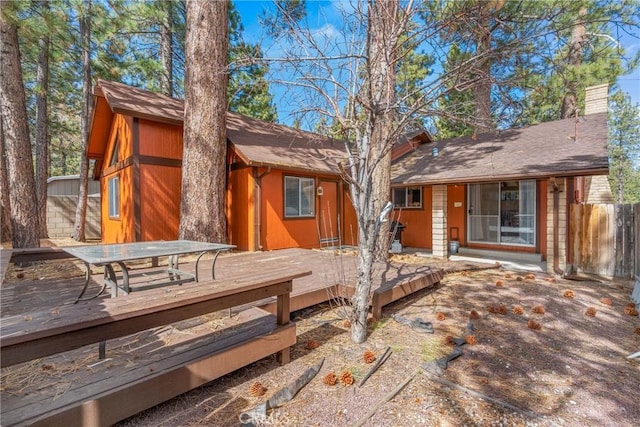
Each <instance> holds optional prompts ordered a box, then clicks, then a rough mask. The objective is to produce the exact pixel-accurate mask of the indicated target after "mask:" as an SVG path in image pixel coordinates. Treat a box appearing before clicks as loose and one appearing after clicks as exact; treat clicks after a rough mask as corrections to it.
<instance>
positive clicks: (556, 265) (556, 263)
mask: <svg viewBox="0 0 640 427" xmlns="http://www.w3.org/2000/svg"><path fill="white" fill-rule="evenodd" d="M552 188H553V190H552V191H553V272H554V273H555V274H557V275H560V276H562V275H563V274H564V271H562V270H560V255H559V254H558V248H559V246H560V231H559V230H558V227H559V222H560V214H559V212H558V208H559V207H560V188H559V187H558V184H557V183H556V179H555V178H553V183H552Z"/></svg>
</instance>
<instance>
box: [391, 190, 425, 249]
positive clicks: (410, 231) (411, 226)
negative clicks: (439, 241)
mask: <svg viewBox="0 0 640 427" xmlns="http://www.w3.org/2000/svg"><path fill="white" fill-rule="evenodd" d="M394 219H396V220H398V221H400V223H402V224H403V225H404V226H406V228H405V229H404V231H403V232H402V245H403V246H410V247H413V248H424V249H431V246H432V243H431V236H432V229H431V225H432V221H431V187H430V186H429V187H422V208H420V209H402V210H399V209H396V210H395V211H394Z"/></svg>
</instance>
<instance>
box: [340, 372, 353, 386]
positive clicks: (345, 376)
mask: <svg viewBox="0 0 640 427" xmlns="http://www.w3.org/2000/svg"><path fill="white" fill-rule="evenodd" d="M354 382H355V380H354V379H353V375H351V372H349V371H343V372H342V374H340V383H341V384H342V385H344V386H349V385H352V384H353V383H354Z"/></svg>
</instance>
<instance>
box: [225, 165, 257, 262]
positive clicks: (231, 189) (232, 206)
mask: <svg viewBox="0 0 640 427" xmlns="http://www.w3.org/2000/svg"><path fill="white" fill-rule="evenodd" d="M253 170H254V168H250V167H244V168H241V169H236V170H233V171H231V172H230V173H229V178H228V183H227V185H228V189H227V219H228V228H229V230H228V231H229V236H228V237H229V243H230V244H232V245H236V246H237V247H238V249H240V250H244V251H247V250H248V251H255V250H257V247H256V242H255V238H254V237H255V224H256V221H255V203H254V194H255V179H254V177H253Z"/></svg>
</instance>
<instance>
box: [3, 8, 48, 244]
mask: <svg viewBox="0 0 640 427" xmlns="http://www.w3.org/2000/svg"><path fill="white" fill-rule="evenodd" d="M12 6H13V5H12V4H11V3H8V2H0V114H1V115H2V126H1V127H2V140H3V145H4V151H5V152H6V166H7V182H10V183H11V188H10V191H9V205H10V209H11V228H12V241H13V247H14V248H36V247H39V246H40V239H39V236H38V234H39V233H38V231H39V226H38V215H37V209H36V207H37V200H36V185H35V179H34V171H33V161H32V156H31V138H30V135H29V125H28V123H27V107H26V97H25V92H24V83H23V79H22V70H21V68H20V48H19V43H18V30H17V27H16V23H15V21H14V20H12V17H15V11H13V10H11V8H12Z"/></svg>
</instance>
